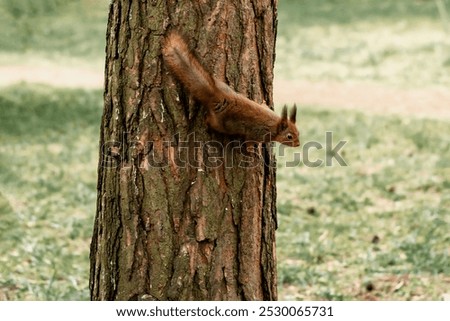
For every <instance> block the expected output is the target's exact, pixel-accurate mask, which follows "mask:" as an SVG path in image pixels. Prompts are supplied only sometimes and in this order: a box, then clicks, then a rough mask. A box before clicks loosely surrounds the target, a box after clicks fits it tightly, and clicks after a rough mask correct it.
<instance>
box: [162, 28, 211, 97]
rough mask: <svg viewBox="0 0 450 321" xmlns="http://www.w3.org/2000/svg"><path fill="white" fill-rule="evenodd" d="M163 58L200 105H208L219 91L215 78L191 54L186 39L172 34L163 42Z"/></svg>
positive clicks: (174, 33)
mask: <svg viewBox="0 0 450 321" xmlns="http://www.w3.org/2000/svg"><path fill="white" fill-rule="evenodd" d="M162 53H163V58H164V61H165V63H166V65H167V66H168V68H169V70H170V71H171V72H172V73H173V74H174V75H175V77H176V78H177V79H178V80H179V81H180V82H181V83H182V84H183V86H184V87H186V89H187V90H188V91H189V92H190V94H191V95H192V96H193V97H194V98H195V99H196V100H198V101H199V102H200V103H202V104H205V105H208V104H209V103H211V101H212V100H214V97H215V96H216V95H217V93H218V90H217V86H216V82H215V80H214V78H213V77H212V76H211V75H210V74H209V73H208V72H207V71H206V70H205V68H204V67H203V66H202V65H201V64H200V62H199V61H198V60H197V58H196V57H195V56H194V55H193V54H192V53H191V51H190V50H189V48H188V46H187V44H186V42H185V41H184V39H183V38H182V37H181V36H180V35H179V34H177V33H176V32H170V33H169V34H168V35H167V36H166V37H165V38H164V40H163V46H162Z"/></svg>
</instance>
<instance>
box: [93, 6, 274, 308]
mask: <svg viewBox="0 0 450 321" xmlns="http://www.w3.org/2000/svg"><path fill="white" fill-rule="evenodd" d="M276 7H277V1H276V0H210V1H207V0H186V1H176V0H166V1H164V0H114V1H113V2H112V4H111V7H110V14H109V20H108V27H107V48H106V66H105V68H106V70H105V92H104V112H103V118H102V124H101V135H100V136H101V137H100V146H101V148H100V160H99V168H98V197H97V213H96V218H95V226H94V232H93V237H92V243H91V272H90V290H91V299H93V300H133V299H160V300H275V299H277V288H276V257H275V229H276V205H275V199H276V189H275V166H274V164H275V159H274V156H273V154H272V151H271V146H270V145H267V146H266V145H256V146H255V149H254V150H253V151H252V152H251V153H249V152H248V151H247V152H246V150H244V149H243V150H241V149H239V146H240V145H239V142H238V141H236V140H233V138H232V137H227V136H223V135H219V134H217V133H213V132H210V131H208V130H207V128H206V126H205V122H204V110H203V109H202V106H200V105H199V104H197V103H195V102H193V101H192V100H191V99H190V98H189V95H188V94H187V93H186V92H184V91H183V89H182V88H181V86H180V85H179V84H178V83H177V82H176V81H175V80H174V78H173V77H172V76H171V75H170V74H169V73H168V71H167V69H166V68H165V66H164V64H163V62H162V57H161V39H162V38H161V37H162V36H163V35H164V34H165V33H166V31H167V30H168V29H176V30H179V31H180V32H181V33H182V34H184V35H185V36H186V39H187V40H188V42H189V46H190V47H191V48H192V50H193V51H194V52H195V53H196V55H197V56H198V57H199V59H200V60H201V61H202V62H203V64H204V65H205V67H206V68H207V69H208V70H210V71H212V73H213V74H214V75H215V77H217V78H219V79H222V80H224V81H225V82H226V83H228V84H229V85H230V86H231V87H232V88H234V89H236V90H237V91H239V92H241V93H243V94H245V95H247V96H248V97H250V98H251V99H253V100H255V101H257V102H260V103H261V102H265V103H266V104H268V105H269V106H273V99H272V80H273V65H274V58H275V53H274V48H275V36H276ZM194 136H195V137H194ZM206 142H209V143H206Z"/></svg>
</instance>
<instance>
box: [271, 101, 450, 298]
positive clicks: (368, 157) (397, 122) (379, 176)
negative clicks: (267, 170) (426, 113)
mask: <svg viewBox="0 0 450 321" xmlns="http://www.w3.org/2000/svg"><path fill="white" fill-rule="evenodd" d="M300 119H302V121H301V124H300V127H301V128H302V134H303V142H304V143H306V142H307V141H312V140H314V141H319V142H322V144H324V145H325V142H324V137H325V132H326V131H332V132H333V134H334V141H335V143H336V141H338V140H345V141H347V144H346V145H345V147H344V148H343V149H342V151H343V156H344V158H345V160H346V162H347V163H348V165H349V166H347V167H341V166H338V165H337V164H336V163H335V164H334V166H331V167H326V166H321V167H317V168H308V167H305V166H298V167H296V168H287V167H285V166H284V163H285V162H286V161H289V160H292V159H293V156H292V154H291V153H292V151H289V153H288V154H287V155H286V156H285V157H283V158H279V159H278V162H279V164H280V165H279V166H280V168H279V169H278V184H277V185H278V192H279V195H280V197H279V198H278V210H279V221H280V224H279V225H280V228H279V230H278V234H277V235H278V239H277V240H278V263H279V281H280V287H281V289H280V292H281V296H282V297H283V298H285V299H308V300H311V299H313V300H316V299H317V300H322V299H365V298H374V299H383V300H386V299H387V300H410V299H428V300H430V299H434V300H439V299H442V295H443V294H444V293H445V291H447V289H448V286H449V284H450V252H449V247H448V244H449V242H450V234H449V232H448V231H449V230H450V179H449V178H450V122H448V121H442V122H440V121H432V120H418V119H410V118H408V117H401V118H400V117H397V116H389V117H383V116H370V117H369V116H367V115H363V114H359V113H356V112H349V111H345V112H342V111H335V112H330V111H326V110H325V111H322V110H320V109H317V107H308V108H306V109H302V114H301V115H300ZM312 156H313V157H312V158H314V159H315V158H317V157H322V158H323V157H324V153H323V152H322V153H317V152H316V153H313V154H312ZM367 284H371V285H372V286H374V290H372V291H368V290H367V289H366V286H367ZM396 287H399V288H398V289H396ZM369 288H370V287H369Z"/></svg>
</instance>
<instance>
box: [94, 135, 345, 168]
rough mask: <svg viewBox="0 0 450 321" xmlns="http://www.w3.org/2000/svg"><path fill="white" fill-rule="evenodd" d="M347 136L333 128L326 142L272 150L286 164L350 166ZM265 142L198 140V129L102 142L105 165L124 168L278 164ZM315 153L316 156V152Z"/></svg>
mask: <svg viewBox="0 0 450 321" xmlns="http://www.w3.org/2000/svg"><path fill="white" fill-rule="evenodd" d="M346 144H347V141H346V140H338V141H335V140H334V137H333V133H332V132H326V133H325V143H321V142H318V141H308V142H305V143H303V145H302V146H301V147H288V146H286V145H282V144H276V145H274V146H273V147H272V151H273V152H274V153H275V155H276V156H277V158H278V162H280V161H281V162H283V164H282V166H285V167H297V166H299V165H301V164H303V165H304V166H306V167H322V166H325V167H330V166H336V165H337V166H348V164H347V162H346V161H345V159H344V157H343V153H342V152H343V148H344V146H345V145H346ZM264 148H265V147H264V145H263V144H260V143H258V142H254V141H240V140H232V141H229V142H227V143H226V144H223V143H221V142H219V141H215V140H212V141H202V140H198V139H197V138H196V136H195V133H192V134H189V135H188V136H187V137H186V139H184V140H182V139H180V135H179V134H177V135H175V136H174V137H172V140H170V141H147V142H143V141H141V140H130V139H129V135H127V134H125V135H124V136H123V138H122V141H109V142H106V143H105V144H104V145H103V146H102V166H103V167H106V168H118V167H120V168H123V167H129V166H131V164H133V165H136V164H137V165H138V166H139V167H141V168H143V169H145V168H147V169H148V168H165V167H178V168H187V167H194V168H217V167H221V166H225V167H227V168H232V167H235V166H238V167H241V168H249V167H255V166H260V165H261V162H265V165H266V166H273V167H275V166H277V165H276V163H275V162H274V161H273V159H272V158H271V157H265V156H264V153H262V150H263V149H264ZM313 155H315V156H313Z"/></svg>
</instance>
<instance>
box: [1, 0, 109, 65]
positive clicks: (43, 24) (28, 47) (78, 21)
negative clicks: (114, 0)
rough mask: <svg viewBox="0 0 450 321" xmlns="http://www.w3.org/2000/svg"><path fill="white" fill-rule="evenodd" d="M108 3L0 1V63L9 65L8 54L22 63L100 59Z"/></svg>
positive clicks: (79, 0)
mask: <svg viewBox="0 0 450 321" xmlns="http://www.w3.org/2000/svg"><path fill="white" fill-rule="evenodd" d="M108 3H109V1H106V0H101V1H93V0H38V1H36V0H20V1H10V0H0V63H3V64H7V63H9V61H10V56H11V53H12V54H19V56H21V57H22V56H23V57H24V58H25V59H28V58H30V57H35V56H39V57H41V58H46V59H52V60H53V59H57V60H60V59H62V57H72V58H82V59H84V60H86V61H88V60H92V59H95V60H101V59H104V57H103V53H104V51H105V49H104V48H105V39H106V38H105V35H106V17H107V12H108ZM2 56H4V57H5V58H3V59H2Z"/></svg>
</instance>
